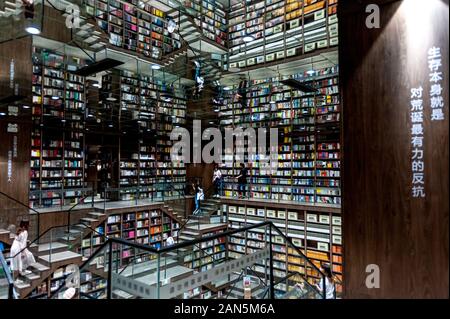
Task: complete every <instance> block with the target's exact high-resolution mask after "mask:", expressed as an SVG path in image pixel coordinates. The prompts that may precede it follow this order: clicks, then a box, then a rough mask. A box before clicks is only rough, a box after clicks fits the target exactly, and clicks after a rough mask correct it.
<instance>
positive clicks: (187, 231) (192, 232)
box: [180, 230, 199, 237]
mask: <svg viewBox="0 0 450 319" xmlns="http://www.w3.org/2000/svg"><path fill="white" fill-rule="evenodd" d="M185 234H186V235H188V236H193V237H195V236H198V235H199V232H196V231H192V230H183V231H182V232H181V234H180V235H185Z"/></svg>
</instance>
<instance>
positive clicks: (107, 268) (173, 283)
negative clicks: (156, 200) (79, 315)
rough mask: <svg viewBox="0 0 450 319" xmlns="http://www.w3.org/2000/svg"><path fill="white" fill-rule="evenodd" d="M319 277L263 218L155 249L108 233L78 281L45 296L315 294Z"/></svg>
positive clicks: (318, 293) (252, 296) (312, 296)
mask: <svg viewBox="0 0 450 319" xmlns="http://www.w3.org/2000/svg"><path fill="white" fill-rule="evenodd" d="M280 238H281V239H282V240H284V242H283V243H282V241H281V240H280ZM280 246H284V247H285V249H291V250H290V253H289V255H291V256H296V258H298V260H297V262H296V264H297V265H298V269H297V270H298V271H296V270H293V269H289V267H288V266H287V261H286V260H281V259H280V256H279V255H277V253H278V252H279V251H280V248H279V247H280ZM292 263H293V261H292V260H290V262H289V264H292ZM323 276H324V275H323V273H322V272H321V271H320V270H319V269H318V268H317V267H316V266H315V265H314V264H313V263H311V261H309V260H308V259H307V258H306V256H304V255H303V253H302V252H301V250H299V249H298V248H297V247H295V246H293V245H292V243H291V242H290V240H289V239H288V238H286V237H284V235H283V234H282V232H281V231H279V230H278V228H277V227H276V226H274V225H273V224H272V223H271V222H264V223H259V224H255V225H252V226H248V227H245V228H240V229H232V230H228V231H225V232H223V231H217V232H211V234H207V235H206V236H205V237H202V238H200V239H196V240H192V241H186V242H182V243H178V244H175V245H172V246H165V247H162V248H159V249H156V248H154V247H152V246H151V243H150V244H149V245H141V244H137V243H134V242H129V241H126V240H123V239H119V238H108V239H107V240H106V241H105V242H104V243H103V244H102V245H101V246H100V247H99V248H98V249H97V251H96V252H95V253H94V254H92V255H91V256H90V257H89V258H88V259H87V260H86V261H85V262H84V263H83V265H82V266H81V267H80V272H79V277H80V280H79V283H78V284H77V285H75V286H74V285H65V286H64V287H61V289H58V290H57V291H56V292H55V293H54V294H53V296H52V298H63V297H64V296H67V295H69V296H73V298H82V299H83V298H88V299H168V298H183V299H211V298H214V299H223V298H228V299H233V298H235V299H262V298H272V299H274V298H289V299H291V298H295V299H300V298H302V299H321V298H324V294H323V293H322V292H321V290H320V289H318V288H317V287H316V286H315V285H316V284H318V282H320V281H321V279H323V278H324V277H323ZM67 291H69V292H71V293H67Z"/></svg>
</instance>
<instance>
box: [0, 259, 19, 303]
mask: <svg viewBox="0 0 450 319" xmlns="http://www.w3.org/2000/svg"><path fill="white" fill-rule="evenodd" d="M15 298H16V293H15V291H14V283H13V277H12V273H11V270H10V269H9V267H8V265H7V262H6V260H5V257H4V256H3V252H2V251H1V250H0V299H15Z"/></svg>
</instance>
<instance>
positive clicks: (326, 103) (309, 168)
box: [219, 67, 341, 205]
mask: <svg viewBox="0 0 450 319" xmlns="http://www.w3.org/2000/svg"><path fill="white" fill-rule="evenodd" d="M338 71H339V70H338V67H333V68H328V69H322V70H317V71H315V73H314V74H307V73H305V74H295V75H292V78H296V79H297V80H299V81H301V82H304V83H306V84H308V85H310V86H312V87H314V88H316V89H317V91H316V92H315V93H307V94H305V93H302V92H300V91H297V90H294V89H292V88H291V87H288V86H286V85H283V84H281V83H280V80H281V79H280V78H272V79H263V80H255V81H251V82H248V83H246V85H245V89H244V91H245V92H244V93H242V92H241V93H240V94H241V95H243V96H244V97H245V99H244V98H243V99H240V100H236V98H234V96H235V93H237V92H238V90H239V89H237V88H235V89H234V90H233V91H232V92H231V98H229V99H228V100H227V101H226V103H225V105H223V106H221V108H220V112H219V119H220V125H221V127H222V128H226V127H231V128H243V129H245V128H248V127H252V128H254V129H257V128H267V129H268V128H278V132H279V136H278V168H277V170H276V172H270V171H269V170H266V169H264V167H261V166H260V162H259V161H257V159H251V158H248V154H245V156H246V157H245V159H246V160H248V162H249V163H250V167H248V169H249V177H248V185H247V196H250V197H251V198H255V199H266V200H275V201H280V200H285V201H289V200H292V201H294V202H300V203H302V202H303V203H322V204H332V205H339V204H340V194H341V193H340V105H339V90H338ZM244 148H247V145H245V146H244ZM267 151H269V145H267ZM231 154H232V152H231ZM231 154H227V155H226V157H225V158H224V160H225V162H224V164H223V165H222V166H221V170H222V174H223V175H224V176H225V183H224V184H225V185H224V191H225V196H227V197H232V196H235V195H236V194H237V183H236V182H235V179H234V177H235V176H237V175H238V174H239V167H238V163H237V162H236V156H235V155H236V154H235V155H233V156H232V155H231Z"/></svg>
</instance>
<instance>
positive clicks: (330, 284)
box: [316, 263, 336, 299]
mask: <svg viewBox="0 0 450 319" xmlns="http://www.w3.org/2000/svg"><path fill="white" fill-rule="evenodd" d="M320 270H321V271H322V272H323V273H324V274H325V276H324V278H321V279H320V281H319V282H318V283H317V284H316V288H317V289H318V290H319V291H320V293H322V294H323V293H324V292H323V290H324V288H325V299H336V294H335V282H334V276H333V272H332V271H331V266H330V264H327V263H323V264H322V266H321V269H320ZM324 280H325V283H324Z"/></svg>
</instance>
